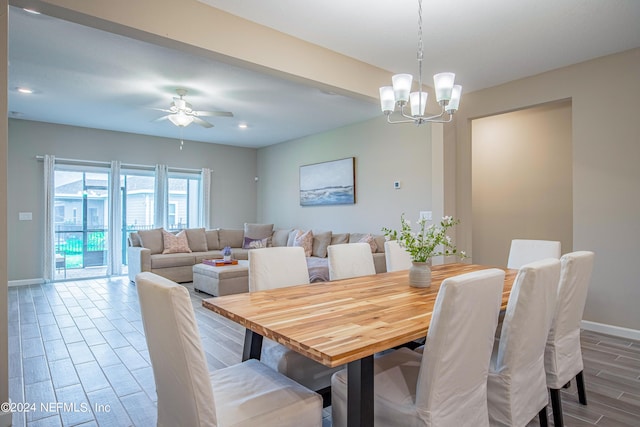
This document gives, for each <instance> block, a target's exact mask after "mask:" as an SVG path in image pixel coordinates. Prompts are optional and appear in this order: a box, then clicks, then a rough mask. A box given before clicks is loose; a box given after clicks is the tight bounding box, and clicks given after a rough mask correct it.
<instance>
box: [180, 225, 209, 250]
mask: <svg viewBox="0 0 640 427" xmlns="http://www.w3.org/2000/svg"><path fill="white" fill-rule="evenodd" d="M184 231H185V232H186V233H187V240H188V242H189V249H191V252H206V251H208V250H209V249H208V248H207V235H206V234H205V232H204V228H187V229H186V230H184Z"/></svg>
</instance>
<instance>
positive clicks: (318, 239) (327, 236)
mask: <svg viewBox="0 0 640 427" xmlns="http://www.w3.org/2000/svg"><path fill="white" fill-rule="evenodd" d="M330 244H331V232H330V231H326V232H324V233H314V234H313V249H312V251H311V254H312V255H313V256H317V257H319V258H326V256H327V246H329V245H330Z"/></svg>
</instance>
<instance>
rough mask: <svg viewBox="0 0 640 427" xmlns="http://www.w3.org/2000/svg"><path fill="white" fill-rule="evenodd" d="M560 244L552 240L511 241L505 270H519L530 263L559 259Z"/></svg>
mask: <svg viewBox="0 0 640 427" xmlns="http://www.w3.org/2000/svg"><path fill="white" fill-rule="evenodd" d="M560 254H561V248H560V242H556V241H552V240H526V239H514V240H512V241H511V248H510V250H509V260H508V261H507V268H516V269H517V268H520V267H522V266H523V265H525V264H529V263H530V262H534V261H540V260H542V259H545V258H555V259H559V258H560Z"/></svg>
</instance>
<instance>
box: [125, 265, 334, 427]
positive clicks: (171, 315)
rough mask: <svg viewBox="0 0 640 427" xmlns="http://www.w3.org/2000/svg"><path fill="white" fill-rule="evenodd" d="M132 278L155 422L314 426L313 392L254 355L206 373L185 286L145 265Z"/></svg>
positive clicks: (318, 415) (317, 420)
mask: <svg viewBox="0 0 640 427" xmlns="http://www.w3.org/2000/svg"><path fill="white" fill-rule="evenodd" d="M136 285H137V288H138V296H139V299H140V310H141V314H142V323H143V326H144V331H145V337H146V340H147V346H148V348H149V356H150V358H151V366H152V368H153V376H154V378H155V383H156V391H157V394H158V404H157V405H158V423H157V425H158V426H160V427H165V426H166V427H174V426H194V427H196V426H197V427H205V426H207V427H208V426H216V425H218V426H231V425H233V426H246V427H249V426H251V427H255V426H257V425H259V426H260V427H265V426H272V427H280V426H291V427H294V426H300V425H306V426H314V427H315V426H318V427H319V426H321V425H322V399H321V397H320V395H318V394H317V393H314V392H312V391H311V390H308V389H307V388H305V387H304V386H302V385H300V384H298V383H296V382H295V381H293V380H291V379H289V378H287V377H285V376H284V375H282V374H279V373H278V372H275V371H274V370H273V369H271V368H269V367H267V366H265V365H264V364H262V363H260V362H259V361H257V360H248V361H246V362H243V363H240V364H238V365H234V366H229V367H226V368H223V369H218V370H216V371H214V372H211V373H209V371H208V368H207V362H206V358H205V354H204V351H203V349H202V342H201V340H200V335H199V334H198V325H197V323H196V319H195V315H194V312H193V306H192V304H191V299H190V297H189V291H187V289H186V288H185V287H183V286H181V285H178V284H177V283H175V282H172V281H171V280H169V279H165V278H164V277H160V276H158V275H156V274H153V273H149V272H146V273H140V274H138V275H137V276H136Z"/></svg>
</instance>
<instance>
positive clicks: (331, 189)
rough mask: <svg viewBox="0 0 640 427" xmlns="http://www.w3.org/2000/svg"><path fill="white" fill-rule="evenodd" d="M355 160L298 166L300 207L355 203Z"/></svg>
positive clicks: (346, 159)
mask: <svg viewBox="0 0 640 427" xmlns="http://www.w3.org/2000/svg"><path fill="white" fill-rule="evenodd" d="M355 165H356V158H355V157H347V158H345V159H338V160H332V161H328V162H322V163H313V164H309V165H303V166H300V206H326V205H352V204H355V202H356V168H355Z"/></svg>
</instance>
